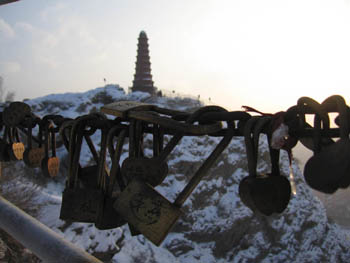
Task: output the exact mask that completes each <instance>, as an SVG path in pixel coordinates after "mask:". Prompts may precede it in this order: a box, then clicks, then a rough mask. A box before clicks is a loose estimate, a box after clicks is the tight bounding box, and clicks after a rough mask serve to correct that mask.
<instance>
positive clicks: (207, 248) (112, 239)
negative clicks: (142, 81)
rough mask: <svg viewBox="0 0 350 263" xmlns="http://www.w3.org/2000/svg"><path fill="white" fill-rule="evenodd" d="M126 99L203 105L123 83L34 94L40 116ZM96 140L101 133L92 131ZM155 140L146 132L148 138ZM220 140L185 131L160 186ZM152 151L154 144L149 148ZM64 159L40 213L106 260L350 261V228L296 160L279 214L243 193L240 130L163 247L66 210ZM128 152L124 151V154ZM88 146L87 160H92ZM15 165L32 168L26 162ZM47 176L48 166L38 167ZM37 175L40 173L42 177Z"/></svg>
mask: <svg viewBox="0 0 350 263" xmlns="http://www.w3.org/2000/svg"><path fill="white" fill-rule="evenodd" d="M118 100H139V101H147V102H149V103H154V104H157V105H160V106H163V107H167V108H176V109H179V110H188V109H191V108H195V107H198V106H199V105H200V104H199V103H198V101H196V100H192V99H186V98H164V97H163V98H157V99H150V98H149V97H148V95H147V94H144V93H134V94H131V95H130V94H125V93H124V91H123V90H122V89H120V88H119V87H118V86H117V85H107V86H106V87H103V88H97V89H94V90H90V91H88V92H85V93H67V94H54V95H48V96H45V97H41V98H37V99H33V100H29V101H26V103H28V104H29V105H31V106H32V108H33V110H34V112H35V113H36V114H38V115H39V116H44V115H46V114H61V115H63V116H66V117H76V116H78V115H82V114H86V113H89V112H91V111H96V110H98V109H99V108H100V107H101V106H103V105H104V104H107V103H110V102H113V101H118ZM92 138H93V139H94V140H96V139H97V136H93V137H92ZM149 140H151V137H150V136H146V138H145V143H146V144H147V143H148V141H149ZM218 142H219V138H210V137H207V136H203V137H185V138H183V139H182V141H181V143H180V144H179V145H178V146H177V147H176V148H175V150H174V151H173V153H172V154H171V156H170V157H169V159H168V165H169V175H168V176H167V178H166V180H165V181H164V183H163V184H162V185H161V186H160V187H157V190H158V191H159V192H161V193H162V194H164V195H165V196H166V197H167V198H168V199H170V200H173V199H174V198H175V196H176V195H177V194H178V193H179V192H180V191H181V190H182V188H183V187H184V185H185V184H186V182H187V181H188V179H189V178H190V176H191V175H193V173H194V171H195V169H196V168H197V167H198V166H199V165H200V164H201V162H202V161H203V160H204V158H206V156H208V154H209V153H210V151H211V150H212V149H213V147H215V145H216V144H217V143H218ZM149 152H150V151H148V150H146V151H145V153H146V155H147V154H148V153H149ZM57 154H58V156H60V158H61V160H62V167H61V174H60V176H59V178H58V179H56V180H50V181H46V182H45V183H44V184H43V185H42V186H40V191H39V192H38V196H37V199H36V200H37V204H40V211H39V214H38V218H39V220H40V221H42V222H43V223H45V224H46V225H48V226H49V227H50V228H52V229H54V230H55V231H56V232H58V233H60V234H61V235H62V236H64V237H65V238H66V239H67V240H69V241H71V242H73V243H75V244H77V245H79V246H80V247H82V248H84V249H85V250H87V251H88V252H89V253H92V254H94V255H96V256H98V257H99V258H101V259H103V260H104V261H105V262H118V263H127V262H283V263H286V262H349V258H350V252H349V250H348V248H349V245H350V242H349V237H348V236H347V232H344V231H341V229H340V228H339V227H338V226H337V225H335V224H333V223H331V222H329V221H328V219H327V216H326V211H325V209H324V207H323V205H322V204H321V202H320V201H319V200H318V199H317V198H315V197H314V196H313V195H312V192H311V190H310V188H309V187H308V186H307V185H306V184H305V182H304V179H303V177H302V175H301V173H300V171H299V170H298V168H297V165H294V173H295V178H296V183H297V195H296V196H293V197H292V198H291V201H290V204H289V206H288V208H287V209H286V210H285V212H284V213H283V214H281V215H278V216H272V217H263V216H257V215H255V214H253V213H252V212H251V210H250V209H248V208H247V207H245V206H244V205H243V204H242V202H241V200H240V198H239V196H238V185H239V182H240V181H241V180H242V178H244V177H245V176H247V175H248V172H247V162H246V155H245V146H244V142H243V139H242V138H237V137H236V138H234V139H233V140H232V142H231V144H230V146H229V147H228V148H227V149H226V150H225V151H224V153H223V154H222V156H221V157H220V159H219V160H218V161H217V163H216V164H215V165H214V167H213V168H212V169H211V170H210V173H209V175H208V176H206V177H205V179H204V180H203V181H202V182H201V183H200V185H199V186H198V187H197V188H196V190H195V191H194V193H193V194H192V195H191V196H190V198H189V199H188V200H187V201H186V203H185V204H184V207H183V210H184V212H185V214H184V216H183V217H182V218H181V219H180V220H179V221H178V222H177V224H176V226H175V227H174V229H173V231H172V232H171V233H170V234H169V235H168V237H167V238H166V240H165V241H164V242H163V243H162V245H161V246H160V247H156V246H154V245H153V244H152V243H151V242H149V241H148V240H147V239H145V238H144V237H143V236H142V235H139V236H137V237H132V236H131V235H130V233H129V229H128V227H127V226H123V227H121V228H117V229H113V230H108V231H99V230H97V229H96V228H95V227H94V226H93V224H82V223H72V224H68V223H66V222H64V221H62V220H60V219H59V218H58V217H59V210H60V203H61V193H62V190H63V188H64V178H65V176H66V174H67V172H66V169H67V166H66V163H67V162H66V159H67V152H66V150H65V149H64V147H61V148H60V149H58V152H57ZM126 157H127V152H124V154H123V155H122V158H121V159H122V160H123V159H125V158H126ZM89 158H90V157H89V155H88V153H87V149H86V148H84V149H83V151H82V159H81V160H82V165H84V162H85V163H87V162H88V161H89ZM267 160H268V147H267V143H266V140H265V139H263V140H261V144H260V151H259V165H258V170H259V171H260V172H268V171H269V165H268V162H267ZM15 169H19V170H20V169H24V164H22V163H18V165H16V168H15ZM281 169H282V171H283V174H289V170H288V161H287V156H286V155H285V154H282V156H281ZM35 176H37V177H40V176H41V175H40V171H38V172H37V173H35ZM34 181H35V180H34Z"/></svg>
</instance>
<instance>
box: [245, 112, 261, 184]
mask: <svg viewBox="0 0 350 263" xmlns="http://www.w3.org/2000/svg"><path fill="white" fill-rule="evenodd" d="M260 118H261V117H260V116H252V117H251V118H250V119H249V120H248V121H247V122H246V123H245V125H244V131H243V135H244V143H245V148H246V154H247V161H248V173H249V176H254V177H256V167H257V153H256V152H255V149H254V141H253V138H252V130H253V128H254V125H255V124H256V122H257V121H258V120H259V119H260Z"/></svg>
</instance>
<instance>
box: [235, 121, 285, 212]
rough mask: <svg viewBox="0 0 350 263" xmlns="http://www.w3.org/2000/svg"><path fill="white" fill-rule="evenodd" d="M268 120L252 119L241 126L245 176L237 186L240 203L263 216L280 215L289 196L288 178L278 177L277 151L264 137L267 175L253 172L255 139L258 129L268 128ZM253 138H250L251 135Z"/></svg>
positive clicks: (254, 169) (257, 144) (255, 164)
mask: <svg viewBox="0 0 350 263" xmlns="http://www.w3.org/2000/svg"><path fill="white" fill-rule="evenodd" d="M270 121H271V117H252V119H250V120H249V121H248V123H247V126H246V127H245V132H244V137H245V143H246V150H247V157H248V168H249V176H248V177H246V178H244V179H243V180H242V181H241V182H240V185H239V195H240V197H241V200H242V202H243V203H244V204H245V205H246V206H248V207H249V208H250V209H251V210H252V211H254V212H257V211H258V212H260V213H262V214H264V215H271V214H273V213H281V212H283V211H284V209H285V208H286V207H287V205H288V203H289V199H290V194H291V186H290V183H289V181H288V179H287V178H286V177H284V176H281V174H280V170H279V151H280V150H276V149H273V148H272V147H271V146H270V138H269V137H268V143H269V150H270V160H271V173H267V174H258V173H257V172H256V166H257V158H258V148H259V137H260V133H261V132H262V130H263V129H264V128H265V127H267V126H268V125H269V122H270ZM252 129H253V130H254V132H253V138H251V132H252Z"/></svg>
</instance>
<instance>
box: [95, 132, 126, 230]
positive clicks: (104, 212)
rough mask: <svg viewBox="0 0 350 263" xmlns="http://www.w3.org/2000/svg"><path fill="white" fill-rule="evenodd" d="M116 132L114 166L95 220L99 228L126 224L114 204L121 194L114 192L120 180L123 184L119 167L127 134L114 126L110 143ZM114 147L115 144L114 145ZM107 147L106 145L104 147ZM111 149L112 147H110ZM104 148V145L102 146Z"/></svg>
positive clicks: (109, 138) (108, 137) (108, 138)
mask: <svg viewBox="0 0 350 263" xmlns="http://www.w3.org/2000/svg"><path fill="white" fill-rule="evenodd" d="M116 132H118V133H119V134H118V139H117V146H116V149H115V150H114V149H113V150H112V151H110V155H111V159H112V168H111V171H110V177H109V179H108V180H106V182H107V183H106V185H105V186H104V189H103V192H104V198H103V202H102V204H101V205H100V210H99V212H98V217H97V220H96V222H95V226H96V228H98V229H101V230H104V229H112V228H116V227H120V226H122V225H124V224H126V221H125V219H124V218H123V217H122V216H121V215H120V214H119V213H118V212H117V211H116V210H115V209H114V207H113V204H114V203H115V201H116V200H117V199H118V197H119V195H120V191H119V192H114V188H115V183H116V181H119V183H118V184H119V187H120V186H121V184H120V180H121V173H120V167H119V160H120V155H121V152H122V148H123V144H124V141H125V136H126V129H122V130H120V127H119V126H114V127H113V128H112V129H110V131H109V132H108V135H107V142H108V144H110V143H113V140H112V138H113V137H114V136H115V134H116ZM112 147H113V146H112ZM104 148H106V147H104ZM108 148H109V149H110V148H111V147H108ZM101 149H102V146H101ZM102 154H103V153H102Z"/></svg>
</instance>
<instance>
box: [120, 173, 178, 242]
mask: <svg viewBox="0 0 350 263" xmlns="http://www.w3.org/2000/svg"><path fill="white" fill-rule="evenodd" d="M114 208H115V209H116V210H117V211H118V212H119V213H120V215H121V216H122V217H123V218H124V219H125V220H126V221H127V222H128V223H129V224H131V225H132V226H133V227H135V228H136V229H137V230H139V231H140V232H141V233H142V234H143V235H144V236H145V237H146V238H148V239H149V240H150V241H152V242H153V243H154V244H155V245H157V246H158V245H160V243H161V242H162V241H163V240H164V238H165V237H166V235H167V234H168V233H169V231H170V230H171V228H172V227H173V226H174V224H175V223H176V221H177V220H178V218H179V217H180V216H181V215H182V214H183V212H182V210H181V209H180V208H179V207H177V206H175V205H174V204H172V203H171V202H170V201H169V200H168V199H166V198H165V197H163V196H162V195H161V194H159V193H158V192H157V191H156V190H155V189H153V188H152V186H151V185H150V184H147V183H145V182H142V181H141V180H138V179H133V180H132V181H131V182H130V183H129V185H128V186H127V187H126V188H125V189H124V191H123V192H122V193H121V194H120V196H119V198H118V199H117V201H116V202H115V203H114Z"/></svg>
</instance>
